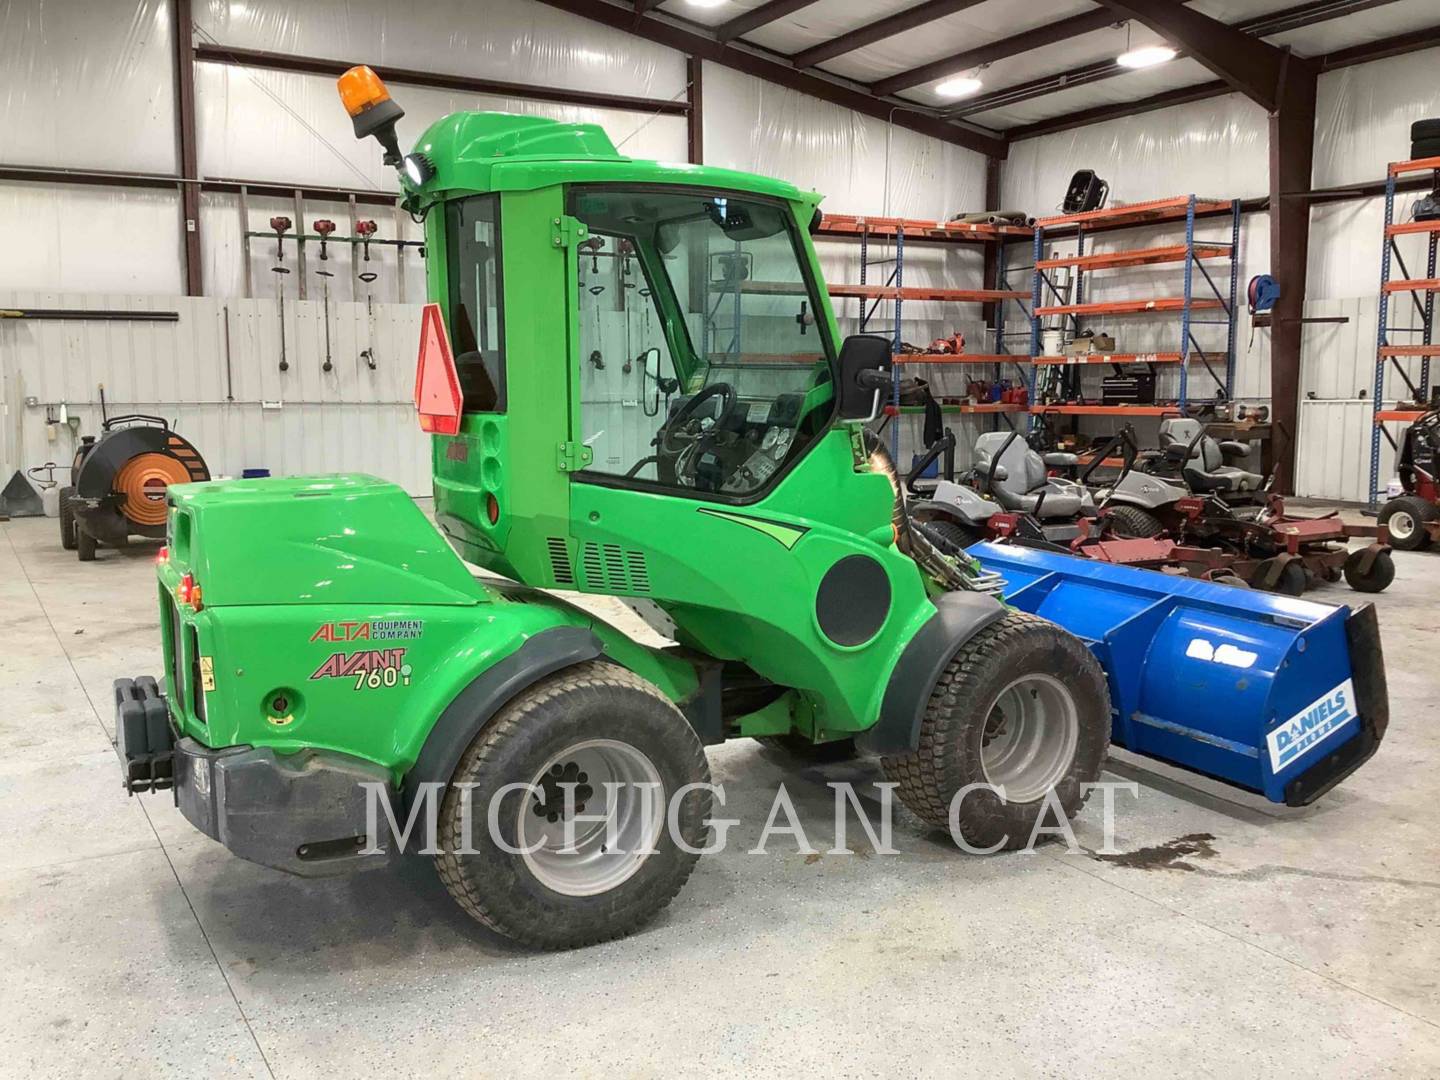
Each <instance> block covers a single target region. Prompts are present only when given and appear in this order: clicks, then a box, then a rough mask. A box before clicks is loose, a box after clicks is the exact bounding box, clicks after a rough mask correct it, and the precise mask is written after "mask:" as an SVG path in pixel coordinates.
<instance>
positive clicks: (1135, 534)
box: [1105, 506, 1165, 540]
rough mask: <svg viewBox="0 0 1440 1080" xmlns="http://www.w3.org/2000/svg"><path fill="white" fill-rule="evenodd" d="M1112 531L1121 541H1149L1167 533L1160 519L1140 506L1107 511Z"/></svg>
mask: <svg viewBox="0 0 1440 1080" xmlns="http://www.w3.org/2000/svg"><path fill="white" fill-rule="evenodd" d="M1105 517H1106V519H1107V520H1108V521H1109V522H1110V531H1111V532H1112V533H1114V534H1115V535H1116V536H1117V537H1119V538H1120V539H1121V540H1148V539H1150V538H1151V537H1153V536H1159V535H1160V534H1161V533H1163V532H1164V531H1165V526H1164V525H1162V524H1161V523H1160V519H1159V518H1157V517H1156V516H1155V515H1154V514H1152V513H1150V511H1149V510H1142V509H1140V507H1138V506H1114V507H1111V508H1109V509H1108V510H1106V511H1105Z"/></svg>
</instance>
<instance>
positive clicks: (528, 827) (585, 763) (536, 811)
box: [516, 739, 665, 896]
mask: <svg viewBox="0 0 1440 1080" xmlns="http://www.w3.org/2000/svg"><path fill="white" fill-rule="evenodd" d="M567 783H570V784H574V785H575V787H574V789H573V790H574V802H573V805H574V810H575V814H576V816H578V817H584V818H591V817H600V816H602V815H603V816H604V817H605V818H607V819H611V818H613V819H614V826H613V828H611V827H610V826H609V824H608V821H589V820H582V821H579V822H577V823H576V824H575V825H574V836H573V839H574V844H573V847H571V848H569V849H565V821H564V808H565V805H566V804H565V793H564V789H563V787H561V785H562V784H567ZM530 786H531V787H532V788H533V789H537V790H534V791H527V792H526V793H525V797H524V799H523V800H522V801H521V806H520V810H519V814H518V818H517V825H516V842H517V846H518V847H519V848H520V849H521V851H522V852H524V854H522V856H521V858H523V859H524V860H525V865H526V866H527V867H528V868H529V870H530V872H531V873H532V874H534V875H535V877H536V879H537V880H538V881H539V882H540V883H541V884H542V885H544V886H545V887H546V888H548V889H553V890H554V891H555V892H558V893H562V894H564V895H566V896H595V895H597V894H599V893H604V892H609V891H610V890H611V889H615V888H618V887H619V886H620V885H623V884H624V883H625V882H626V881H628V880H629V879H630V878H631V876H633V875H634V874H635V872H636V871H637V870H639V869H640V866H641V864H643V863H644V861H645V859H646V858H647V857H648V853H649V852H651V851H652V850H654V848H655V843H656V841H657V840H659V838H660V832H661V830H662V829H663V827H664V824H665V789H664V785H663V784H662V783H661V780H660V773H659V770H657V769H656V768H655V765H654V763H653V762H651V760H650V759H649V758H648V757H646V756H645V755H644V754H643V753H641V752H640V751H639V750H637V749H636V748H635V747H633V746H631V745H630V744H629V743H624V742H619V741H617V740H614V739H587V740H585V741H584V742H579V743H575V744H574V745H572V746H569V747H567V748H565V749H564V750H562V751H560V753H558V754H555V755H553V756H552V757H551V758H550V760H549V761H547V762H545V764H544V766H543V767H541V769H540V770H539V771H538V772H537V773H536V774H535V776H534V778H533V779H531V781H530ZM612 839H613V841H614V843H613V844H612V843H611V841H612ZM532 848H533V849H534V850H531V849H532Z"/></svg>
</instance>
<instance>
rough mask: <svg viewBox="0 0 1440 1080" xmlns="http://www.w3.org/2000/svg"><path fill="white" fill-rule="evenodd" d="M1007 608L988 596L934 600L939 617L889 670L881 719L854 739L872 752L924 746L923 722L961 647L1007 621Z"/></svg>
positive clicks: (952, 595)
mask: <svg viewBox="0 0 1440 1080" xmlns="http://www.w3.org/2000/svg"><path fill="white" fill-rule="evenodd" d="M1005 611H1006V607H1005V605H1004V604H1002V603H1001V602H1000V601H999V600H997V599H995V597H993V596H989V595H987V594H985V593H977V592H964V591H960V590H957V591H955V592H947V593H944V594H942V595H940V596H938V597H936V598H935V614H934V615H932V616H931V617H930V618H929V619H928V620H927V621H926V623H925V625H924V626H922V627H921V628H920V630H919V632H918V633H916V635H915V636H914V637H913V638H911V639H910V643H909V644H908V645H906V646H905V651H904V652H902V653H901V654H900V659H899V661H897V662H896V664H895V667H894V669H893V670H892V671H891V672H890V682H889V683H888V684H887V685H886V687H885V697H884V699H883V701H882V702H881V705H880V718H879V719H878V720H876V721H875V724H874V726H873V727H871V728H869V729H868V730H866V731H862V732H861V733H860V734H859V735H858V736H856V739H855V742H856V745H857V746H858V747H859V748H860V749H861V750H862V751H864V752H865V753H869V754H908V753H910V752H911V751H913V750H914V749H915V748H916V747H917V746H919V745H920V721H921V720H922V719H923V718H924V715H925V706H926V705H927V704H928V703H929V701H930V693H931V691H933V690H934V689H935V684H936V683H938V682H939V681H940V675H941V673H942V672H944V670H945V665H946V664H948V663H950V660H951V658H952V657H953V656H954V655H955V653H956V651H957V650H958V649H959V648H960V646H962V645H964V644H965V642H967V641H969V640H970V639H971V638H973V637H974V636H975V635H976V634H978V633H979V632H980V631H981V630H984V629H985V627H987V626H990V625H991V624H992V623H995V622H998V621H999V620H1000V619H1001V618H1003V617H1004V615H1005Z"/></svg>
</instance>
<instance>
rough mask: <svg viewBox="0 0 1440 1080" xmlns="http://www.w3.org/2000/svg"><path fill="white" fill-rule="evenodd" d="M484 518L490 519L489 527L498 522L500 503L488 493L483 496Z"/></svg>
mask: <svg viewBox="0 0 1440 1080" xmlns="http://www.w3.org/2000/svg"><path fill="white" fill-rule="evenodd" d="M485 516H486V517H487V518H489V519H490V524H491V525H494V524H495V523H496V522H497V521H499V520H500V502H499V500H498V499H496V498H495V496H494V494H493V493H490V492H487V493H486V495H485Z"/></svg>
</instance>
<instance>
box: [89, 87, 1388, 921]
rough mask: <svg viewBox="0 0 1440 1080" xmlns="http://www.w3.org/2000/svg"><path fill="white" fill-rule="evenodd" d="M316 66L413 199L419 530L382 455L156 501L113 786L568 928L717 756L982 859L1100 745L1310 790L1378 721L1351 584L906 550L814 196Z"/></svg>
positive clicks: (313, 864) (1059, 793)
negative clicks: (643, 630) (877, 800)
mask: <svg viewBox="0 0 1440 1080" xmlns="http://www.w3.org/2000/svg"><path fill="white" fill-rule="evenodd" d="M340 86H341V93H342V98H343V100H344V101H345V103H346V105H347V108H348V109H349V111H350V114H351V117H352V119H353V122H354V126H355V131H356V134H357V135H360V136H365V135H371V134H373V135H375V136H376V137H377V138H379V140H380V141H381V144H382V146H384V148H385V159H386V160H387V161H388V162H389V163H390V164H392V165H395V166H397V167H398V168H399V171H400V174H401V185H402V187H403V190H404V205H405V207H406V208H407V209H408V210H409V211H410V212H411V213H413V214H414V215H416V217H417V218H420V219H422V220H423V221H424V225H425V240H426V247H427V251H428V252H429V262H428V288H429V297H430V301H431V302H430V303H429V304H428V305H427V306H426V309H425V313H424V317H423V319H422V329H421V348H420V360H419V363H418V371H417V380H416V403H417V406H418V412H419V417H420V423H421V426H422V428H424V429H425V430H426V431H428V432H430V433H431V434H432V435H433V436H434V437H433V440H432V446H433V458H432V468H433V472H434V492H435V524H434V525H432V524H431V523H430V522H429V521H428V520H427V519H426V516H425V515H424V514H423V513H422V512H421V510H420V509H419V508H418V507H417V506H416V505H415V503H414V502H413V501H412V500H411V499H410V497H409V496H408V495H407V494H406V493H405V492H404V491H403V490H402V489H401V488H400V487H398V486H397V485H395V484H391V483H386V482H383V481H381V480H377V479H375V478H373V477H365V476H350V475H346V476H328V477H310V478H287V479H274V480H238V481H227V482H223V483H212V484H184V485H178V486H175V487H171V488H170V489H169V491H168V492H167V495H166V497H167V502H168V505H169V532H168V542H167V547H166V550H165V552H164V557H163V558H162V559H160V560H159V561H158V562H157V567H156V569H157V574H158V577H159V581H160V584H161V587H162V588H161V595H160V628H161V645H162V650H163V656H164V663H165V675H164V679H163V681H156V680H145V679H135V680H131V679H121V680H118V681H117V682H116V684H115V699H116V723H117V742H118V748H119V751H120V756H121V763H122V769H123V779H124V783H125V785H126V787H127V788H128V789H129V790H131V791H146V790H154V789H159V788H173V798H174V799H175V801H176V803H177V805H178V806H179V808H180V810H181V811H182V812H183V813H184V815H185V816H186V817H187V818H188V819H189V820H190V821H191V822H192V823H193V824H194V825H195V826H196V827H197V828H199V829H200V830H201V831H203V832H205V833H207V834H208V835H210V836H212V837H214V838H216V839H218V840H219V841H221V842H222V843H224V844H225V845H226V846H228V847H229V848H230V849H231V850H232V851H234V852H235V853H236V854H238V855H241V856H243V857H244V858H247V859H251V860H253V861H256V862H259V863H263V864H265V865H268V866H272V867H276V868H279V869H283V870H287V871H290V872H292V873H296V874H324V873H334V872H339V871H343V870H350V869H357V868H362V867H369V866H384V865H386V864H387V862H388V860H389V859H390V858H391V857H393V856H395V855H397V854H399V853H400V852H401V851H418V852H422V853H424V854H426V855H429V856H433V858H434V859H435V861H436V864H437V867H438V870H439V875H440V878H441V880H442V881H443V882H444V883H445V885H446V887H447V888H448V889H449V890H450V892H451V894H452V895H453V896H454V897H455V899H456V901H457V902H458V903H459V904H460V906H461V907H462V908H464V910H465V911H467V912H468V913H469V914H471V915H472V916H474V917H475V918H476V919H478V920H479V921H480V922H482V923H484V924H486V925H487V926H489V927H491V928H493V929H495V930H497V931H499V932H500V933H502V934H505V935H508V936H510V937H512V938H514V939H517V940H519V941H522V942H526V943H529V944H531V945H535V946H542V947H568V946H577V945H584V944H588V943H591V942H596V941H601V940H605V939H608V938H612V937H616V936H618V935H621V934H625V933H628V932H630V931H633V930H635V929H636V928H638V927H640V926H641V925H643V924H644V923H646V922H647V921H648V920H650V919H651V918H653V917H654V916H655V915H656V913H657V912H659V911H660V910H661V909H662V908H663V907H664V906H665V905H666V904H668V903H669V902H670V900H671V899H672V898H673V897H674V896H675V895H676V894H677V893H678V892H679V891H680V889H681V888H682V886H683V885H684V883H685V881H686V879H687V878H688V877H689V875H690V872H691V871H692V870H693V869H694V866H695V864H696V861H697V860H698V858H699V856H700V854H701V851H700V848H701V845H702V844H703V843H705V841H706V839H707V837H708V835H709V828H710V818H711V814H712V810H713V811H715V812H716V813H723V811H721V806H722V805H723V799H724V794H723V791H721V790H719V789H716V788H712V787H711V786H710V785H709V780H710V772H709V768H708V765H707V762H706V757H705V753H704V750H703V747H704V746H705V745H706V744H710V743H718V742H720V741H722V740H725V739H731V738H738V737H751V738H764V739H768V740H772V745H775V746H779V747H785V746H795V747H798V748H809V747H824V748H827V749H828V750H833V751H835V752H836V753H869V754H874V755H876V756H878V757H879V759H880V763H881V767H882V768H883V770H884V772H885V773H886V775H887V776H888V777H890V778H891V779H892V780H893V781H894V783H895V784H896V785H897V788H896V792H897V794H898V795H899V797H900V798H901V799H902V800H903V801H904V802H905V804H906V805H907V806H908V807H909V808H910V809H911V810H912V811H913V812H914V813H915V814H916V815H917V816H918V818H919V819H920V820H921V821H923V822H924V823H925V824H926V825H927V826H929V827H931V828H934V829H937V830H944V829H949V830H950V831H951V834H952V835H953V836H955V837H956V838H957V839H958V840H960V841H963V842H964V843H965V844H967V845H969V846H971V847H972V849H973V848H975V847H983V848H988V849H992V850H996V851H998V850H1002V849H1007V848H1012V849H1013V848H1017V847H1021V846H1024V845H1025V844H1027V843H1028V842H1029V838H1030V836H1031V834H1032V833H1033V832H1034V830H1035V828H1036V826H1037V823H1041V822H1044V821H1046V820H1047V819H1049V820H1063V819H1064V818H1065V817H1069V816H1071V815H1074V814H1075V813H1077V812H1078V811H1079V809H1080V808H1081V806H1082V805H1083V803H1084V801H1085V797H1086V793H1087V792H1088V791H1089V790H1090V786H1091V785H1092V784H1093V783H1094V782H1095V781H1096V780H1097V779H1098V777H1099V775H1100V771H1101V768H1102V766H1103V763H1104V759H1105V754H1106V750H1107V748H1108V746H1109V745H1110V743H1111V742H1112V741H1113V742H1115V743H1117V744H1120V745H1123V746H1126V747H1128V748H1130V749H1131V750H1133V751H1135V752H1136V753H1139V754H1148V755H1152V756H1154V757H1157V758H1160V759H1163V760H1165V761H1168V762H1172V763H1175V764H1178V765H1181V766H1183V767H1187V768H1190V769H1195V770H1197V771H1199V772H1202V773H1204V774H1206V775H1208V776H1212V777H1218V778H1220V779H1222V780H1225V781H1228V782H1230V783H1232V784H1235V785H1237V786H1238V787H1240V788H1243V789H1245V790H1247V791H1251V792H1255V793H1257V794H1259V795H1262V796H1263V797H1265V798H1267V799H1271V800H1275V801H1281V802H1288V803H1293V804H1297V805H1298V804H1304V803H1309V802H1311V801H1313V800H1314V799H1316V798H1318V797H1320V796H1321V795H1322V794H1323V793H1324V792H1325V791H1327V790H1329V789H1330V788H1331V787H1333V786H1334V785H1335V784H1337V783H1339V782H1340V781H1341V780H1342V779H1343V778H1344V777H1345V776H1347V775H1349V774H1350V773H1352V772H1353V771H1354V770H1355V769H1357V768H1358V767H1359V766H1360V765H1361V764H1362V763H1363V762H1364V761H1365V760H1366V759H1367V758H1368V757H1369V756H1370V755H1371V754H1372V753H1373V752H1374V750H1375V748H1376V747H1377V746H1378V744H1379V742H1380V739H1381V737H1382V735H1383V733H1384V730H1385V725H1386V718H1387V712H1386V709H1387V705H1386V691H1385V674H1384V668H1383V663H1382V661H1381V659H1380V651H1379V638H1378V628H1377V623H1376V618H1375V614H1374V610H1373V609H1372V608H1370V607H1367V606H1360V607H1356V608H1355V609H1353V610H1352V609H1348V608H1344V607H1338V608H1337V607H1328V606H1325V605H1321V604H1309V603H1305V602H1303V601H1297V600H1292V599H1290V598H1278V597H1268V596H1261V595H1259V594H1251V593H1248V592H1243V591H1240V590H1231V589H1225V588H1220V587H1218V586H1213V585H1209V584H1207V583H1205V582H1198V581H1190V580H1184V579H1182V580H1174V579H1171V578H1168V577H1165V576H1162V575H1159V574H1148V573H1142V572H1140V571H1131V570H1128V569H1126V568H1124V567H1110V566H1104V565H1102V564H1100V563H1093V562H1087V561H1085V560H1080V559H1074V558H1071V557H1068V556H1060V555H1051V554H1049V553H1046V552H1024V551H1022V550H1021V549H1011V550H1008V551H1006V550H1000V549H998V548H994V547H993V546H991V545H976V548H981V549H984V548H990V550H986V551H983V552H982V553H981V554H980V555H979V560H978V561H975V560H972V559H971V558H968V557H951V556H948V555H945V554H944V553H942V552H940V551H939V550H938V549H936V548H935V547H934V546H933V545H931V544H930V543H929V542H928V541H927V540H926V538H925V537H924V536H923V535H921V534H920V532H919V530H918V529H916V528H915V526H914V524H913V522H912V520H911V518H910V515H909V513H908V508H907V506H906V502H905V497H904V492H903V490H902V488H901V485H900V482H899V480H898V479H897V478H896V476H895V474H894V469H893V463H891V462H890V461H889V459H888V455H887V454H886V453H885V452H884V449H883V447H882V445H881V443H880V441H879V439H878V438H877V437H876V436H875V435H874V434H873V432H871V431H870V430H869V429H868V428H867V427H866V424H867V423H869V422H871V421H873V420H875V419H877V418H878V415H879V412H880V406H881V403H882V398H883V397H884V395H887V394H889V393H890V392H891V388H892V385H893V384H892V378H893V372H892V369H891V363H892V355H891V354H892V345H891V342H890V341H889V340H888V339H885V338H880V337H868V336H864V335H857V336H853V337H850V338H847V339H845V340H844V341H843V342H842V341H841V339H840V335H839V332H838V328H837V325H836V321H835V316H834V312H833V309H832V307H831V303H830V299H829V296H828V294H827V292H826V289H825V285H824V279H823V277H822V275H821V271H820V263H819V259H818V257H817V255H816V252H815V247H814V244H813V242H812V240H811V237H810V234H809V231H808V226H809V225H810V223H811V222H812V221H813V220H814V219H815V218H816V217H817V216H818V215H817V206H818V203H819V201H820V196H819V195H817V194H815V193H813V192H804V191H800V190H798V189H797V188H795V187H793V186H791V185H790V184H787V183H783V182H781V181H778V180H772V179H767V178H764V177H760V176H754V175H750V174H746V173H739V172H732V171H729V170H726V169H719V168H710V167H702V166H696V165H667V164H661V163H657V162H653V161H642V160H635V159H630V158H626V157H623V156H622V155H621V154H619V153H618V152H617V150H616V149H615V147H614V145H613V144H612V143H611V142H610V140H609V138H608V137H607V136H606V134H605V133H604V131H602V130H601V129H600V128H599V127H598V126H595V125H593V124H575V123H562V122H558V121H554V120H549V119H543V118H539V117H534V116H512V115H506V114H499V113H484V112H461V113H455V114H453V115H451V116H447V117H445V118H443V119H441V120H438V121H436V122H435V123H434V124H432V125H431V126H430V128H429V129H428V130H427V131H426V132H425V133H424V134H423V135H422V136H421V138H420V140H419V143H418V144H417V146H416V147H415V149H414V151H413V152H412V153H410V154H408V155H402V154H401V152H400V149H399V145H398V140H397V136H396V133H395V121H396V120H397V119H399V118H400V117H401V116H402V115H403V113H402V111H401V110H400V108H399V106H398V105H396V104H395V103H394V102H393V101H392V100H391V98H390V96H389V94H388V93H387V92H386V91H385V89H384V87H383V86H382V85H381V84H380V81H379V80H378V79H377V78H376V77H375V75H374V73H373V72H370V71H369V70H368V69H365V68H357V69H352V70H351V71H350V72H347V73H346V75H345V76H344V77H342V79H341V80H340ZM592 237H599V238H601V239H603V240H604V241H605V245H604V247H603V248H600V249H598V252H604V253H612V254H613V253H622V252H623V256H622V260H623V259H628V260H631V262H632V264H633V266H632V273H631V275H630V278H629V282H630V285H631V287H630V288H628V289H626V288H625V287H624V285H623V284H622V285H621V286H620V287H618V288H617V287H615V282H616V280H617V278H616V277H615V276H614V275H610V276H608V277H607V276H606V274H605V268H604V265H603V264H601V265H600V268H599V270H598V271H597V269H596V264H597V263H599V262H600V255H599V254H598V253H597V249H596V248H595V246H594V245H592V244H590V243H589V241H590V240H591V238H592ZM611 265H612V266H613V263H612V264H611ZM741 266H743V267H744V268H745V270H746V272H744V273H737V272H735V268H736V267H741ZM622 277H623V275H622ZM582 282H583V283H585V284H584V287H582ZM597 289H598V291H597ZM626 320H631V321H629V322H627V321H626ZM627 332H628V333H630V334H631V335H632V338H631V347H630V349H629V350H627V351H626V353H625V356H626V362H625V363H607V364H605V365H604V367H603V368H601V367H600V366H599V365H595V364H592V363H590V361H589V358H590V357H591V356H592V354H594V353H596V352H600V353H601V354H602V355H603V354H605V353H607V352H608V353H609V354H610V355H611V356H618V355H619V352H618V351H617V350H619V349H622V348H624V345H623V343H624V342H625V341H626V333H627ZM630 357H633V360H631V359H630ZM661 387H668V388H671V389H667V390H666V391H665V393H666V397H667V399H668V400H667V402H663V403H662V401H661V400H660V388H661ZM652 388H653V389H654V393H653V396H652V393H651V389H652ZM672 389H673V391H674V392H673V393H672V392H671V390H672ZM974 550H975V549H972V551H974ZM457 553H458V554H457ZM1032 555H1033V556H1034V561H1026V560H1027V559H1028V557H1029V556H1032ZM460 556H463V558H464V559H465V560H467V561H469V562H471V563H475V564H479V565H480V566H482V567H485V568H487V569H489V570H491V571H494V572H496V573H498V574H500V575H502V576H504V577H505V578H509V579H511V582H513V583H504V584H495V583H494V582H493V581H482V580H479V579H477V578H476V577H475V576H473V575H472V573H471V572H470V570H469V569H468V568H467V566H466V565H465V562H462V561H461V558H460ZM1017 559H1019V562H1018V563H1017V562H1016V560H1017ZM1046 560H1053V562H1047V561H1046ZM997 571H998V572H997ZM1137 578H1138V579H1140V580H1138V581H1137V580H1136V579H1137ZM552 590H572V591H580V592H585V593H590V594H598V595H606V596H614V597H618V598H620V599H621V600H623V601H624V602H625V603H627V604H629V605H630V606H631V607H632V608H634V610H636V611H637V612H638V613H640V614H641V615H642V616H643V617H644V618H646V619H647V620H648V621H649V622H650V623H651V625H652V626H653V627H654V628H655V629H656V630H657V631H659V632H661V633H662V634H663V635H664V637H666V638H668V639H669V640H670V641H671V642H673V643H674V644H670V645H667V646H665V647H650V646H647V645H642V644H641V643H639V642H637V641H636V640H634V639H633V638H631V637H629V636H628V635H627V634H625V633H623V632H622V631H620V630H618V629H617V628H616V627H614V626H612V625H610V624H609V623H607V622H606V621H604V620H603V619H601V618H599V617H598V616H597V615H595V614H593V613H591V612H589V611H586V610H582V609H580V608H578V607H576V606H574V605H572V604H570V603H568V602H567V601H566V600H565V599H563V598H562V597H559V596H557V595H556V594H555V592H554V591H552ZM377 821H378V822H385V821H389V822H391V823H393V824H394V825H395V826H396V827H395V828H394V829H387V828H385V827H383V826H382V827H381V828H380V829H379V830H378V833H379V835H376V832H377V830H376V829H375V828H373V826H374V825H375V824H376V823H377ZM430 823H433V824H434V828H433V830H432V829H431V828H430V827H429V824H430ZM407 826H408V827H407ZM612 826H613V831H612ZM721 836H723V832H722V833H721ZM714 839H716V840H717V841H718V840H719V839H720V837H715V838H714Z"/></svg>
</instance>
